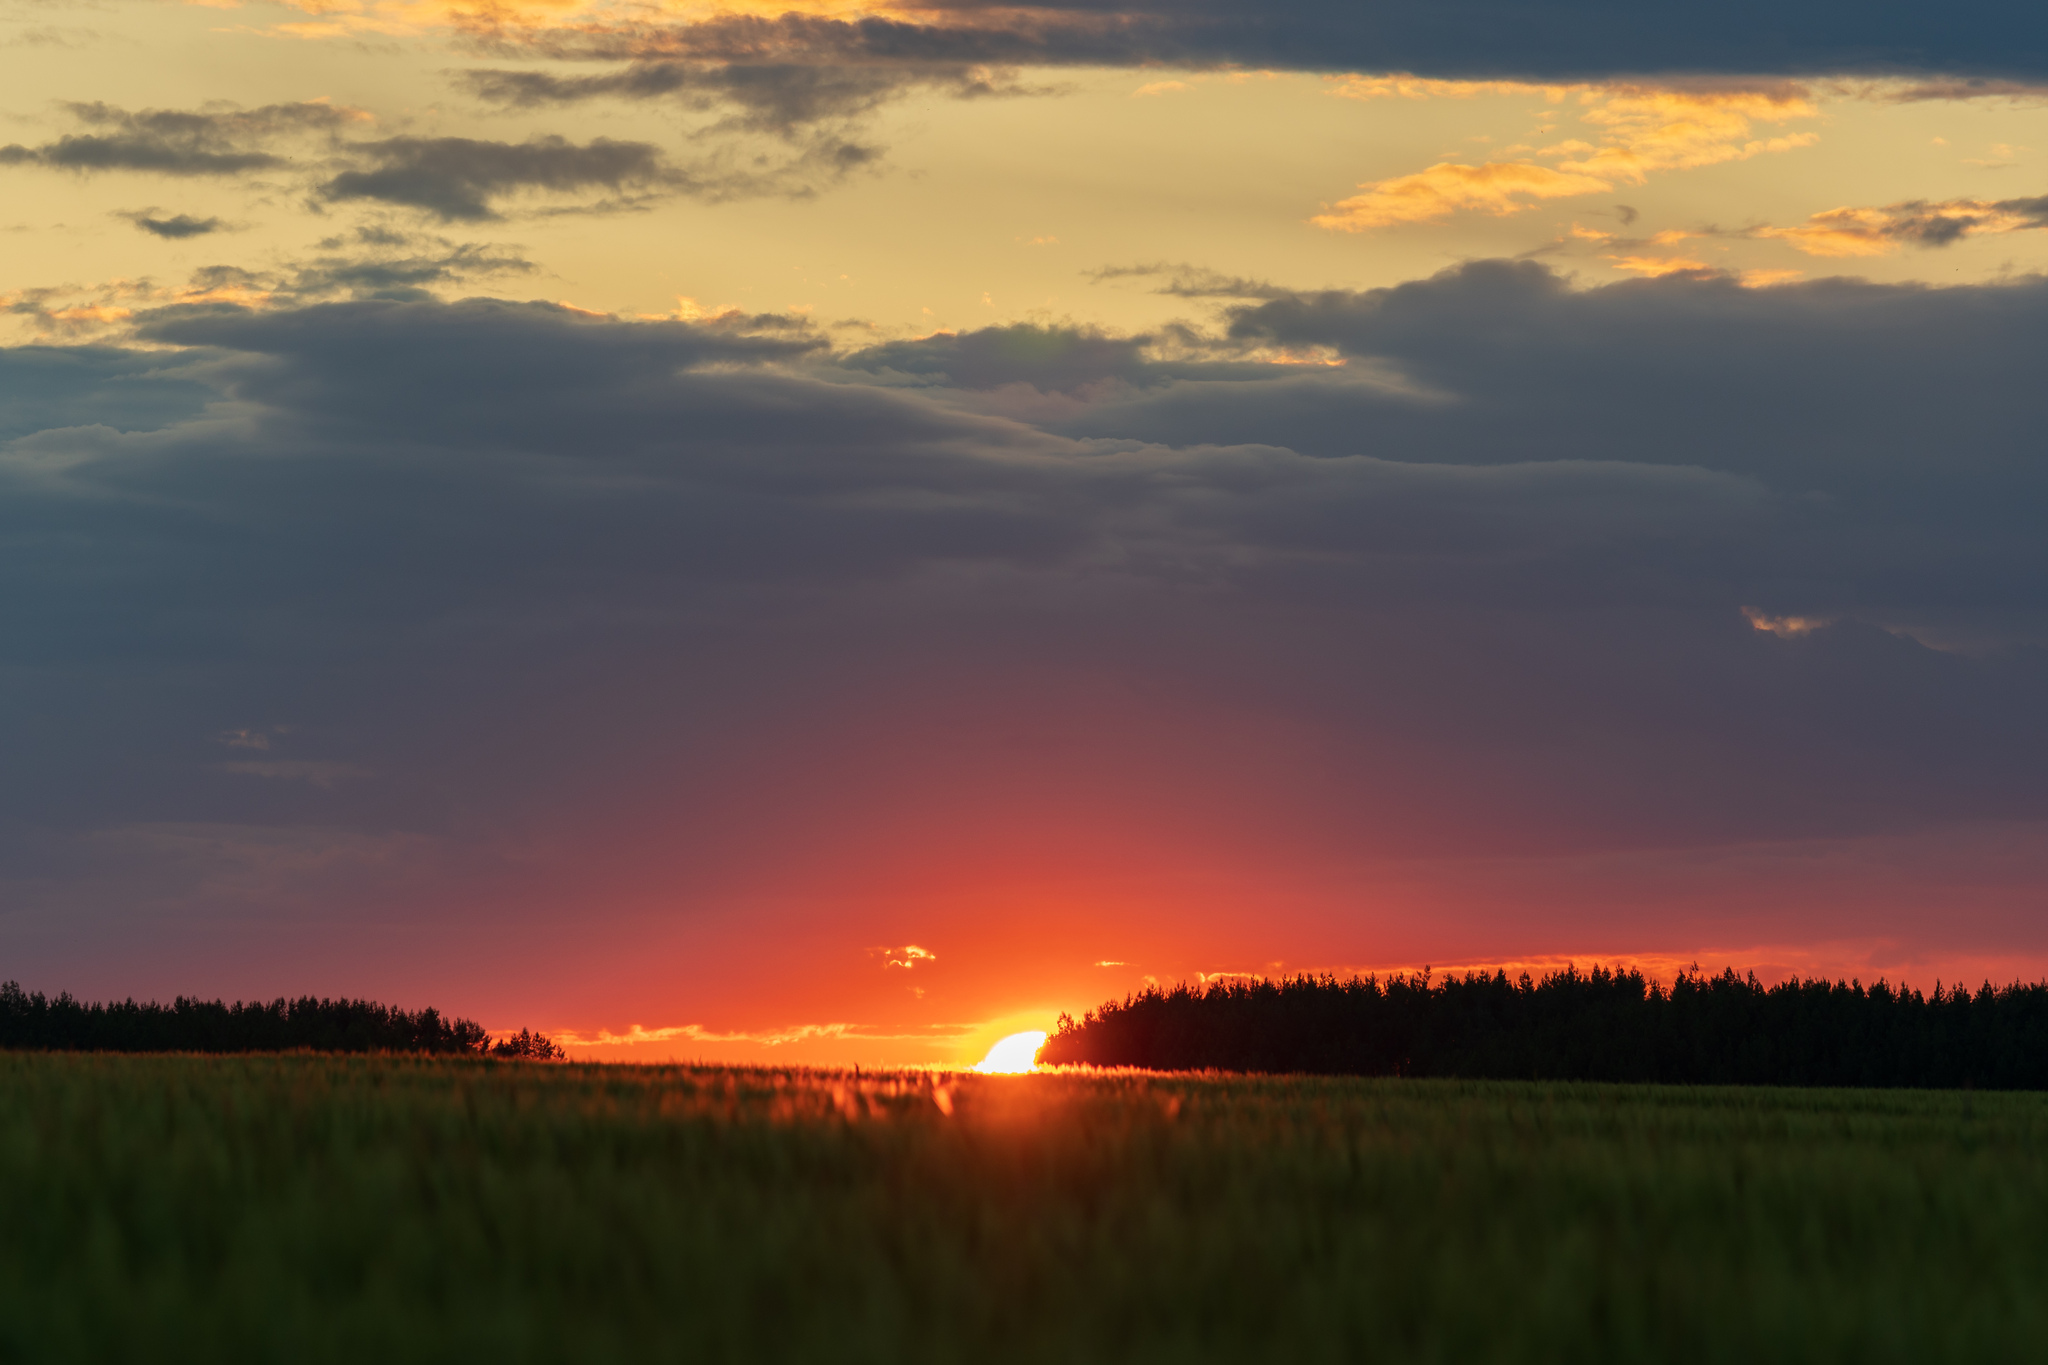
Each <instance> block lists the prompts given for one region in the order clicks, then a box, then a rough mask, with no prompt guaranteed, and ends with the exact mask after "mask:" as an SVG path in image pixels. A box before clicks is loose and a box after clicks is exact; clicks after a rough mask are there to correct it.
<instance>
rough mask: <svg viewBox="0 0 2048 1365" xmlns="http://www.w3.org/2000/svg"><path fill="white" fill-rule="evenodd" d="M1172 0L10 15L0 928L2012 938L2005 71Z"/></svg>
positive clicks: (595, 969)
mask: <svg viewBox="0 0 2048 1365" xmlns="http://www.w3.org/2000/svg"><path fill="white" fill-rule="evenodd" d="M1973 2H1974V0H1973ZM1396 8H1397V9H1398V8H1399V7H1398V6H1397V7H1396ZM1980 8H1981V6H1980ZM1994 8H1996V7H1994ZM1211 9H1213V13H1212V12H1211V10H1209V9H1205V10H1203V12H1202V14H1199V15H1198V14H1194V13H1193V12H1191V11H1190V12H1186V13H1184V12H1183V10H1182V9H1178V8H1171V7H1169V8H1168V9H1156V8H1150V7H1146V6H1144V5H1141V4H1133V5H1131V6H1127V7H1125V9H1124V10H1122V11H1119V13H1120V14H1122V15H1123V17H1124V18H1126V19H1129V20H1131V22H1130V23H1127V24H1105V23H1103V22H1101V21H1100V16H1094V17H1091V16H1090V15H1079V14H1076V13H1073V12H1069V11H1065V10H1058V9H1041V8H1039V7H1035V6H1029V5H1026V6H1017V7H1008V8H1005V9H1003V10H1001V11H999V12H998V11H984V10H982V9H979V8H973V7H968V8H958V9H956V8H951V7H948V6H944V5H936V6H902V5H898V6H893V7H865V8H864V7H862V6H859V5H837V4H832V5H820V6H812V7H810V11H811V13H810V15H809V17H808V18H806V17H805V16H804V15H798V14H794V13H791V14H785V13H784V12H783V10H782V8H780V7H771V10H772V12H762V13H757V14H753V15H752V18H751V19H749V20H748V23H747V24H745V25H740V26H735V25H734V24H733V23H732V22H731V21H732V20H733V19H734V17H735V15H737V14H739V13H740V11H739V10H738V9H729V10H716V9H709V8H692V9H687V10H686V9H683V8H677V7H669V6H662V5H655V6H650V7H647V8H646V9H645V11H644V12H636V13H637V17H636V18H634V19H633V20H632V21H631V22H628V21H626V20H624V19H622V18H620V17H619V16H618V15H616V14H614V13H612V12H611V11H609V10H607V9H605V8H604V7H601V6H600V7H595V8H585V7H581V6H579V5H576V4H566V5H555V4H550V5H543V6H513V7H501V9H499V10H497V11H494V14H496V16H497V19H498V21H500V22H499V27H497V28H495V29H493V30H492V31H491V32H489V33H488V34H486V33H484V32H482V31H481V30H480V29H479V28H478V27H477V26H478V24H479V23H481V22H482V21H481V20H479V19H478V18H477V17H476V16H475V15H474V14H471V13H469V12H468V11H467V10H465V9H464V8H462V7H459V6H445V5H440V4H437V3H412V2H411V0H402V2H401V0H391V3H382V2H381V0H379V2H378V3H368V4H364V5H361V6H356V7H351V8H345V9H342V10H335V9H332V8H331V7H328V6H324V5H313V4H311V3H305V4H298V5H295V4H290V3H277V2H274V0H250V3H246V4H243V5H241V6H240V7H239V8H238V9H237V10H236V13H235V14H234V16H232V19H231V21H224V19H223V16H222V13H221V11H220V9H219V8H218V6H217V5H212V4H207V5H182V6H163V5H144V4H141V3H140V0H135V2H134V3H130V2H129V0H116V4H115V7H114V9H112V10H100V9H93V10H87V9H84V8H80V9H78V10H77V11H76V13H73V12H72V11H71V10H69V9H64V8H63V7H61V6H60V7H58V10H61V11H62V16H64V17H63V18H62V21H61V22H59V20H58V19H57V18H52V17H50V16H49V15H46V14H45V13H44V10H43V9H37V10H35V11H34V12H30V11H29V10H26V9H21V10H19V11H13V10H9V11H4V12H0V71H4V72H5V73H6V74H7V76H8V77H9V79H8V81H7V82H6V83H5V84H4V88H5V89H6V90H7V91H8V92H9V93H8V94H7V95H6V96H5V97H4V99H0V111H4V112H5V113H6V114H7V115H8V116H9V118H10V119H11V120H12V124H11V126H12V128H13V131H11V132H9V133H7V134H5V135H4V137H5V138H6V139H9V140H7V141H5V142H4V143H0V181H4V184H5V191H6V198H5V201H4V202H5V203H6V204H7V205H8V207H7V209H6V211H5V213H4V214H0V228H4V229H6V231H7V233H8V234H9V235H8V241H9V254H8V258H7V262H6V271H7V275H6V277H5V278H4V279H0V302H4V304H5V311H4V312H0V324H4V328H5V329H9V330H5V331H0V557H4V558H0V564H4V568H5V570H6V574H7V582H9V583H10V584H12V585H14V590H13V591H12V592H11V593H10V594H9V595H8V597H7V600H6V602H5V603H4V607H0V611H4V615H0V626H4V629H0V642H4V643H0V650H4V655H0V702H4V705H0V752H4V753H5V755H6V762H5V769H6V773H7V776H6V780H5V782H4V783H0V977H14V978H18V979H19V980H20V981H21V982H22V984H23V985H24V986H26V987H28V988H29V989H32V990H44V991H49V992H55V991H59V990H70V991H72V992H73V993H75V994H77V995H80V996H82V997H87V998H96V997H109V996H126V995H134V996H138V997H149V996H155V997H159V998H169V997H171V996H175V995H179V994H198V995H203V996H215V995H220V996H227V997H234V998H270V997H275V996H277V995H287V994H299V993H317V994H329V995H349V996H367V997H372V998H379V999H384V1000H387V1001H390V1002H392V1003H395V1004H402V1005H407V1006H414V1007H416V1006H419V1005H425V1004H434V1005H436V1006H439V1007H441V1008H443V1009H446V1010H451V1011H454V1012H456V1013H458V1014H463V1015H467V1016H471V1017H475V1018H477V1019H479V1020H480V1021H481V1022H483V1023H485V1024H486V1025H487V1026H489V1027H492V1028H493V1029H497V1030H501V1031H502V1030H509V1029H514V1028H518V1027H525V1026H530V1027H538V1028H541V1029H543V1030H546V1031H550V1032H553V1033H556V1034H558V1035H561V1036H563V1037H565V1038H568V1039H570V1040H571V1041H572V1043H573V1045H574V1047H575V1050H576V1051H577V1053H578V1055H585V1056H594V1057H607V1058H620V1059H644V1060H659V1059H666V1058H670V1057H680V1058H704V1059H716V1060H742V1061H763V1062H783V1061H786V1062H802V1063H832V1064H842V1063H854V1062H858V1063H860V1064H863V1065H892V1064H920V1065H923V1064H931V1065H954V1064H961V1063H965V1062H971V1061H972V1060H974V1059H975V1058H977V1057H979V1056H980V1055H981V1053H982V1051H983V1050H985V1048H986V1047H987V1045H988V1044H989V1043H990V1042H991V1041H993V1040H994V1039H995V1038H996V1037H998V1036H1000V1035H1002V1034H1004V1033H1007V1032H1012V1031H1017V1030H1023V1029H1029V1028H1046V1027H1050V1026H1051V1024H1052V1022H1053V1020H1054V1019H1055V1018H1056V1017H1057V1015H1058V1014H1059V1013H1061V1012H1062V1011H1065V1012H1072V1013H1079V1012H1081V1011H1083V1010H1086V1009H1088V1008H1090V1007H1092V1006H1094V1005H1096V1004H1099V1003H1100V1002H1101V1001H1103V1000H1104V999H1107V998H1111V997H1119V996H1122V995H1124V994H1126V993H1128V992H1131V991H1133V990H1136V989H1140V988H1142V987H1143V986H1144V985H1146V984H1147V983H1152V982H1158V983H1172V982H1176V981H1183V980H1189V981H1199V980H1203V979H1206V978H1207V977H1210V976H1214V975H1217V974H1225V973H1273V974H1281V973H1293V972H1299V971H1315V972H1322V971H1334V972H1350V971H1391V970H1415V969H1420V968H1422V967H1424V966H1430V967H1433V968H1435V969H1437V970H1439V971H1442V970H1463V969H1467V968H1478V967H1493V966H1502V967H1506V968H1508V969H1510V970H1520V969H1522V968H1524V967H1527V968H1529V969H1531V970H1535V971H1542V970H1546V969H1549V968H1552V967H1555V966H1557V965H1561V964H1563V963H1565V962H1577V963H1580V964H1582V965H1583V964H1588V963H1591V962H1595V961H1598V962H1603V963H1624V964H1632V965H1640V966H1642V967H1643V968H1644V969H1645V970H1647V971H1650V972H1652V973H1653V974H1656V975H1659V976H1663V977H1668V976H1669V975H1670V974H1671V973H1672V972H1673V971H1675V970H1677V969H1679V968H1681V967H1683V966H1685V965H1687V964H1691V963H1695V962H1696V963H1698V964H1700V965H1701V966H1703V967H1706V968H1708V969H1718V968H1720V967H1723V966H1734V967H1736V968H1738V969H1744V970H1748V969H1754V970H1756V971H1757V972H1758V973H1759V975H1762V976H1764V977H1766V978H1771V979H1775V978H1778V977H1783V976H1787V975H1793V974H1798V975H1812V974H1820V975H1829V976H1855V977H1860V978H1862V979H1864V980H1866V981H1869V980H1874V979H1876V978H1879V977H1884V978H1886V979H1889V980H1892V981H1895V982H1897V981H1904V982H1907V983H1910V984H1913V985H1917V986H1921V987H1923V988H1924V987H1928V986H1932V985H1933V984H1934V983H1935V981H1936V980H1941V981H1944V982H1953V981H1956V980H1963V981H1968V982H1976V981H1979V980H1984V979H1990V980H1994V981H2006V980H2011V979H2014V978H2029V979H2032V978H2039V977H2041V976H2044V975H2048V915H2044V911H2048V715H2044V711H2043V708H2042V706H2041V699H2042V698H2043V697H2044V696H2048V537H2043V535H2042V534H2041V527H2042V526H2043V525H2044V524H2048V515H2044V514H2048V464H2044V457H2043V452H2042V449H2041V444H2040V440H2039V435H2038V433H2039V432H2041V431H2042V430H2044V429H2048V386H2043V385H2042V384H2041V383H2040V382H2039V377H2038V374H2037V373H2036V371H2037V370H2038V368H2039V356H2040V354H2041V338H2042V336H2043V335H2044V328H2048V280H2044V275H2043V271H2044V269H2048V231H2044V229H2048V195H2044V193H2043V191H2044V188H2048V187H2044V184H2043V181H2042V171H2043V168H2044V165H2048V162H2044V160H2043V153H2042V152H2041V151H2040V150H2038V149H2040V148H2044V147H2048V100H2043V99H2042V98H2040V95H2041V92H2042V91H2043V90H2048V72H2043V71H2037V70H2035V69H2033V67H2031V66H2029V65H2028V63H2029V62H2033V61H2035V60H2036V59H2035V58H2034V57H2030V56H2028V55H2027V54H2028V53H2030V52H2035V51H2037V49H2036V48H2030V47H2028V45H2027V43H2025V42H2017V41H2000V40H1997V39H1996V37H1995V35H1996V33H1997V32H1998V29H1997V26H1996V25H1995V24H1990V25H1987V24H1986V23H1981V22H1978V21H1979V20H1982V19H1984V18H1985V16H1984V15H1976V18H1974V19H1971V18H1968V16H1964V17H1963V18H1955V19H1953V21H1951V20H1950V19H1941V20H1939V21H1938V22H1937V20H1936V19H1934V18H1929V17H1927V16H1921V17H1920V18H1918V19H1916V18H1914V17H1913V16H1909V15H1903V13H1902V14H1898V15H1895V14H1891V13H1890V12H1887V14H1885V15H1869V14H1865V13H1863V12H1862V11H1855V12H1853V13H1852V12H1847V11H1845V12H1844V13H1842V14H1839V15H1834V16H1833V17H1832V18H1831V17H1830V11H1829V6H1828V4H1825V3H1820V0H1808V3H1806V4H1804V5H1802V6H1794V7H1785V6H1775V7H1771V8H1770V10H1769V12H1765V11H1763V10H1758V11H1757V12H1756V13H1755V14H1749V15H1748V17H1747V18H1739V16H1738V18H1731V19H1729V21H1728V22H1729V24H1730V26H1731V32H1734V33H1736V35H1737V36H1736V37H1732V38H1730V39H1729V40H1728V42H1729V44H1732V46H1727V47H1725V48H1721V49H1716V51H1717V52H1719V53H1720V54H1721V55H1719V56H1714V57H1711V58H1709V57H1705V56H1702V55H1701V50H1700V49H1699V48H1698V46H1697V39H1696V37H1694V36H1689V33H1690V31H1689V30H1687V29H1686V28H1685V26H1684V25H1683V24H1679V23H1678V22H1677V21H1676V20H1673V19H1671V17H1670V16H1669V15H1665V16H1663V17H1662V18H1659V17H1658V15H1661V14H1662V11H1658V12H1657V14H1649V13H1648V12H1646V16H1647V17H1645V19H1644V22H1643V23H1642V24H1641V25H1640V26H1639V27H1638V28H1637V29H1635V30H1632V31H1631V32H1630V33H1626V34H1623V33H1616V32H1614V31H1612V30H1611V26H1605V25H1602V24H1601V23H1599V22H1597V20H1598V16H1597V15H1594V16H1592V17H1590V18H1589V17H1588V13H1587V12H1585V11H1582V10H1581V9H1580V8H1578V7H1577V6H1575V5H1573V4H1571V3H1568V0H1544V3H1543V4H1540V5H1538V4H1532V5H1531V6H1530V12H1531V14H1532V15H1539V16H1540V17H1541V18H1542V22H1541V23H1540V24H1538V25H1536V26H1535V27H1534V28H1532V29H1531V30H1530V31H1529V32H1528V33H1524V34H1521V36H1519V37H1516V38H1515V39H1514V41H1513V42H1511V43H1508V45H1507V48H1505V49H1504V48H1502V47H1501V46H1500V45H1499V42H1497V41H1496V40H1497V39H1499V34H1498V33H1497V32H1496V31H1495V30H1496V28H1497V27H1498V26H1497V25H1495V24H1494V23H1493V20H1492V19H1491V18H1489V19H1488V21H1487V22H1486V23H1474V22H1469V20H1470V19H1471V16H1470V15H1467V14H1465V13H1464V11H1463V9H1462V8H1461V6H1460V5H1458V4H1452V5H1450V6H1443V5H1436V6H1431V7H1420V8H1415V9H1414V10H1413V11H1412V13H1411V12H1409V11H1405V10H1404V11H1401V12H1402V13H1403V14H1406V15H1407V19H1408V21H1410V22H1407V23H1406V24H1405V26H1403V25H1392V26H1389V27H1386V28H1385V31H1384V32H1380V31H1377V30H1376V32H1375V34H1361V33H1360V32H1358V31H1356V30H1355V29H1354V28H1353V27H1351V25H1350V21H1349V20H1348V19H1347V18H1346V14H1348V11H1341V12H1340V11H1339V10H1336V9H1330V8H1328V7H1325V6H1322V5H1320V4H1318V3H1315V2H1314V0H1298V3H1295V2H1293V0H1291V2H1290V3H1289V4H1288V5H1283V6H1281V7H1280V8H1278V9H1275V8H1274V7H1272V6H1261V7H1258V8H1257V9H1256V12H1254V10H1252V9H1251V8H1249V7H1244V6H1237V5H1234V4H1231V3H1221V4H1219V5H1217V6H1214V7H1211ZM58 10H51V11H50V14H57V13H58ZM750 13H751V12H750ZM1492 13H1493V11H1490V10H1489V11H1488V14H1489V15H1491V14H1492ZM1744 13H1745V14H1747V13H1748V12H1747V11H1746V10H1745V11H1744ZM1958 13H1959V14H1960V13H1961V12H1958ZM1987 13H1988V11H1987ZM2001 13H2003V11H2001ZM1970 14H1976V11H1975V10H1971V11H1970ZM819 16H825V17H824V18H820V17H819ZM862 16H866V17H869V18H873V17H877V16H883V17H886V18H887V19H888V20H889V21H890V23H891V24H894V25H898V26H902V25H908V26H911V27H914V28H916V29H917V30H918V32H919V34H920V35H921V36H920V42H921V43H922V44H923V47H922V48H921V49H920V50H921V51H923V52H925V53H926V54H927V55H926V56H925V57H923V58H920V59H919V60H917V61H915V62H907V61H905V60H903V59H902V58H900V57H899V56H897V55H895V51H894V49H885V48H883V47H876V46H874V44H873V42H872V41H871V38H872V35H873V34H874V33H877V32H883V31H887V32H898V31H900V29H899V28H886V29H885V28H877V27H875V26H873V25H869V26H861V25H857V24H852V23H844V24H842V23H838V22H836V19H840V18H845V19H851V18H859V17H862ZM1205 16H1206V17H1205ZM1994 17H1995V16H1994ZM1738 19H1739V21H1738ZM1966 19H1967V22H1966ZM2006 19H2007V21H2008V23H2007V27H2008V28H2009V29H2010V28H2012V27H2014V26H2018V27H2019V28H2024V27H2025V26H2026V25H2028V24H2034V25H2038V24H2039V23H2040V20H2039V17H2038V16H2036V15H2033V14H2032V11H2027V12H2026V13H2024V14H2021V13H2019V12H2018V11H2014V12H2013V13H2012V14H2010V15H2008V16H2006ZM1667 20H1668V21H1669V22H1667ZM1809 20H1810V21H1811V22H1808V21H1809ZM74 21H75V22H74ZM2029 31H2031V30H2029ZM1751 33H1754V34H1756V35H1760V36H1758V37H1757V38H1756V41H1755V43H1754V44H1753V45H1751V46H1744V43H1746V42H1748V39H1746V38H1743V37H1741V35H1743V34H1751ZM735 34H752V35H754V37H753V38H752V39H749V40H748V42H744V43H742V42H737V41H736V40H735V38H734V35H735ZM1835 34H1845V35H1848V36H1846V37H1842V38H1840V39H1839V40H1838V39H1837V38H1836V37H1834V36H1831V35H1835ZM764 35H767V36H764ZM1489 35H1491V36H1489ZM1986 35H1992V36H1986ZM2007 36H2008V38H2010V36H2011V35H2010V33H2008V35H2007ZM2021 36H2022V37H2024V36H2025V35H2024V33H2022V34H2021ZM770 38H772V42H771V41H770ZM370 39H373V40H374V41H366V40H370ZM756 40H758V41H756ZM1500 41H1505V40H1504V39H1503V40H1500ZM750 43H751V44H752V45H751V46H750V45H749V44H750ZM762 43H767V44H768V46H767V47H762V46H761V44H762ZM770 49H772V56H773V60H769V59H768V58H765V57H764V56H763V55H762V53H763V52H764V51H769V50H770ZM1508 49H1512V50H1508ZM2039 50H2048V49H2039ZM949 52H960V53H965V54H968V55H967V56H963V57H961V58H960V59H959V60H954V59H952V58H948V57H946V56H945V55H944V54H945V53H949ZM1872 54H1876V55H1872ZM1703 63H1706V64H1708V65H1712V64H1714V63H1722V64H1723V65H1722V66H1721V67H1719V68H1717V69H1716V70H1715V71H1713V72H1708V73H1706V74H1702V71H1703V66H1702V64H1703ZM1872 63H1875V65H1872ZM1418 73H1419V74H1418ZM827 75H829V76H831V77H832V79H829V80H827V79H824V77H825V76H827ZM913 950H914V951H913Z"/></svg>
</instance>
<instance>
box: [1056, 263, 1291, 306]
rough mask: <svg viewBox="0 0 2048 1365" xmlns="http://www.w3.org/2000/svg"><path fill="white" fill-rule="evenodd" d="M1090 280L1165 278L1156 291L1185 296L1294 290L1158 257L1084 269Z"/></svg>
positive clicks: (1257, 295)
mask: <svg viewBox="0 0 2048 1365" xmlns="http://www.w3.org/2000/svg"><path fill="white" fill-rule="evenodd" d="M1082 273H1083V274H1084V275H1085V276H1086V277H1087V278H1088V280H1089V281H1091V282H1092V283H1095V284H1103V283H1106V282H1108V281H1110V280H1133V279H1157V278H1160V277H1162V276H1163V277H1164V278H1165V283H1164V284H1161V285H1159V286H1158V287H1157V288H1155V289H1154V290H1153V291H1152V292H1153V293H1155V294H1167V295H1171V296H1173V297H1176V298H1183V299H1277V298H1284V297H1288V296H1290V295H1291V294H1292V293H1293V291H1292V290H1288V289H1282V288H1281V287H1280V286H1278V285H1275V284H1269V283H1267V282H1266V281H1265V280H1255V279H1252V278H1250V277H1249V276H1245V275H1226V274H1224V273H1222V272H1221V271H1218V270H1211V269H1209V268H1208V267H1207V266H1200V265H1185V264H1183V265H1173V264H1169V263H1168V262H1165V261H1157V262H1154V263H1153V264H1151V265H1106V266H1103V267H1101V268H1100V269H1098V270H1088V271H1083V272H1082Z"/></svg>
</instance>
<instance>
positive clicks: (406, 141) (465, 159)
mask: <svg viewBox="0 0 2048 1365" xmlns="http://www.w3.org/2000/svg"><path fill="white" fill-rule="evenodd" d="M350 150H351V151H352V152H353V153H354V154H355V155H356V156H358V157H360V158H362V159H364V160H365V161H366V162H367V165H366V167H365V168H363V169H359V170H350V171H343V172H342V173H341V174H339V175H337V176H335V177H334V178H333V179H331V180H329V181H327V182H326V183H325V184H323V185H322V186H321V187H320V195H321V197H322V198H324V199H327V200H330V201H339V200H350V199H368V200H375V201H377V202H380V203H386V204H399V205H403V206H405V207H407V208H417V209H424V210H426V211H427V212H429V213H432V214H434V215H435V216H437V217H439V218H441V219H442V220H443V221H457V220H472V221H473V220H478V219H486V218H495V217H497V216H498V215H497V211H496V210H495V209H494V208H493V207H492V201H494V200H497V199H502V198H504V197H506V196H508V195H514V194H519V193H522V192H528V191H534V190H541V191H548V192H552V193H556V194H563V193H574V192H575V191H578V190H587V189H603V190H609V191H611V192H613V193H614V194H621V193H627V192H630V191H634V190H646V189H653V188H657V187H667V186H672V185H674V184H675V183H676V182H677V179H678V177H677V176H676V174H675V173H674V172H673V171H671V170H670V169H669V168H668V166H667V165H666V164H665V162H664V161H663V159H662V154H661V150H660V149H659V148H657V147H655V146H654V145H653V144H652V143H646V142H618V141H614V140H612V139H610V138H602V137H601V138H595V139H593V140H591V141H590V142H588V143H581V144H579V143H574V142H570V141H569V140H567V139H566V138H561V137H536V138H531V139H529V140H527V141H525V142H489V141H483V140H479V139H476V138H466V137H431V138H421V137H395V138H386V139H385V140H383V141H381V142H367V143H357V144H355V145H354V146H353V147H352V148H351V149H350Z"/></svg>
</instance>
